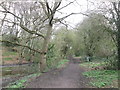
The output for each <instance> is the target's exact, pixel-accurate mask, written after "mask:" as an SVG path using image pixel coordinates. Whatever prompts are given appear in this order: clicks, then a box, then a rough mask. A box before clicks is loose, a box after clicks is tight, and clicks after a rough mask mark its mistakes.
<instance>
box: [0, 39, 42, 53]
mask: <svg viewBox="0 0 120 90" xmlns="http://www.w3.org/2000/svg"><path fill="white" fill-rule="evenodd" d="M0 42H5V43H10V44H13V45H17V46H21V47H25V48H28V49H30V50H32V51H35V52H37V53H41V54H42V53H44V52H41V51H39V50H36V49H34V48H31V47H29V46H26V45H22V44H19V43H14V42H10V41H6V40H0Z"/></svg>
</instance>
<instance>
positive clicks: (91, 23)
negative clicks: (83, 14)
mask: <svg viewBox="0 0 120 90" xmlns="http://www.w3.org/2000/svg"><path fill="white" fill-rule="evenodd" d="M89 16H90V17H87V18H86V19H84V20H83V22H82V23H80V24H79V25H78V28H77V36H78V37H80V39H79V42H80V43H79V44H80V46H81V47H80V50H84V51H83V52H84V54H86V55H87V56H90V57H92V56H95V55H96V56H102V57H107V56H110V55H112V53H113V52H112V51H113V50H114V49H115V45H114V42H113V40H112V37H111V35H110V34H109V33H108V32H107V31H106V30H108V29H110V28H108V27H107V25H106V20H105V18H104V16H103V15H102V14H95V13H92V14H90V15H89Z"/></svg>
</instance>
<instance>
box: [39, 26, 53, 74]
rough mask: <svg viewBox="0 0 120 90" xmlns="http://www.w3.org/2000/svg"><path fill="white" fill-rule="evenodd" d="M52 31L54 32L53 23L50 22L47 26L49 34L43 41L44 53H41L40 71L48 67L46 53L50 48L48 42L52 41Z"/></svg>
mask: <svg viewBox="0 0 120 90" xmlns="http://www.w3.org/2000/svg"><path fill="white" fill-rule="evenodd" d="M51 32H52V25H50V24H48V27H47V34H46V37H45V40H44V43H43V47H42V54H41V55H40V71H41V72H43V71H44V70H45V68H46V66H47V65H46V53H47V50H48V44H49V41H50V37H51Z"/></svg>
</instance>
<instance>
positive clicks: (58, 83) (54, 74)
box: [26, 63, 89, 88]
mask: <svg viewBox="0 0 120 90" xmlns="http://www.w3.org/2000/svg"><path fill="white" fill-rule="evenodd" d="M82 72H84V68H82V67H80V66H79V65H78V64H75V63H69V64H68V65H67V66H66V68H63V69H60V70H54V71H51V72H47V73H44V74H42V75H41V76H39V77H37V78H36V79H33V80H31V81H29V82H27V83H26V87H27V88H88V87H89V86H88V82H89V79H87V78H86V77H85V76H83V75H82Z"/></svg>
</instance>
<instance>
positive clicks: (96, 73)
mask: <svg viewBox="0 0 120 90" xmlns="http://www.w3.org/2000/svg"><path fill="white" fill-rule="evenodd" d="M105 64H106V63H105V62H104V61H93V62H84V63H81V64H80V66H82V67H85V68H87V70H88V71H86V72H84V73H83V75H84V76H86V77H88V78H90V80H91V81H90V82H89V84H90V85H91V86H92V87H97V88H118V71H117V70H105V69H104V68H103V67H105ZM96 68H97V69H96Z"/></svg>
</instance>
